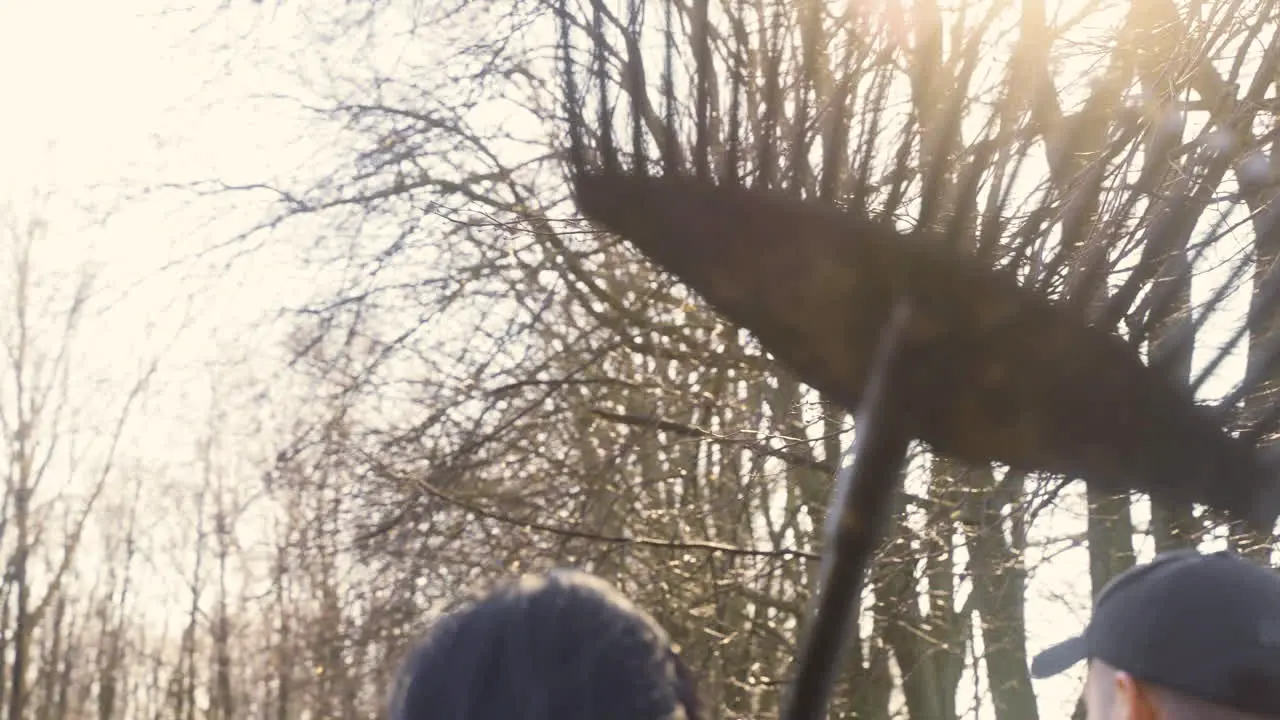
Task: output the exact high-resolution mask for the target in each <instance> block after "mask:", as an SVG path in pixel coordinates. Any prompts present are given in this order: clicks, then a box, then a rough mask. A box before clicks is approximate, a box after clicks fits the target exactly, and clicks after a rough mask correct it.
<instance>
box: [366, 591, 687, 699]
mask: <svg viewBox="0 0 1280 720" xmlns="http://www.w3.org/2000/svg"><path fill="white" fill-rule="evenodd" d="M391 717H392V720H489V719H492V720H499V718H501V719H504V720H516V719H520V720H552V719H553V718H554V719H556V720H574V719H575V718H581V719H582V720H594V719H596V718H601V717H609V718H617V719H618V720H698V709H697V700H696V691H695V689H694V684H693V680H692V677H691V676H690V674H689V673H688V671H687V669H686V668H685V667H684V666H683V664H682V663H681V661H680V659H679V657H678V656H677V655H676V653H675V652H674V650H673V648H672V645H671V641H670V639H669V637H668V636H667V634H666V632H665V631H664V630H663V629H662V628H661V627H660V626H659V625H658V624H657V623H656V622H655V621H654V620H653V619H652V618H651V617H649V615H648V614H646V613H645V612H643V611H642V610H640V609H639V608H637V607H635V605H633V604H632V603H631V602H630V601H629V600H628V599H627V598H625V597H624V596H622V595H621V594H620V593H619V592H618V591H617V590H616V589H614V588H613V587H612V586H611V585H609V584H608V583H606V582H605V581H603V580H601V579H600V578H597V577H594V576H592V575H588V574H586V573H581V572H577V571H571V570H559V571H555V572H551V573H548V574H546V575H541V576H529V577H524V578H521V579H520V580H517V581H515V582H511V583H508V584H506V585H503V586H501V587H499V588H498V589H496V590H494V591H493V592H491V593H489V594H488V595H486V596H485V597H483V598H481V599H480V600H479V601H477V602H475V603H473V604H471V605H469V606H468V607H465V608H463V609H462V610H460V611H458V612H455V613H452V614H450V615H448V616H446V617H445V618H443V619H441V620H440V621H439V622H438V623H436V625H435V626H434V627H433V628H432V629H431V630H430V631H429V632H428V634H427V637H426V638H425V639H424V640H423V642H422V643H421V644H420V645H419V646H418V647H417V648H416V649H415V650H414V651H413V652H412V653H411V655H410V657H409V659H408V661H407V662H406V664H405V667H404V670H403V673H402V677H401V679H400V683H399V685H398V687H397V688H396V691H395V695H394V697H393V699H392V714H391Z"/></svg>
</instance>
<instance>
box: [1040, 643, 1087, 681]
mask: <svg viewBox="0 0 1280 720" xmlns="http://www.w3.org/2000/svg"><path fill="white" fill-rule="evenodd" d="M1088 656H1089V647H1088V643H1086V642H1085V639H1084V636H1083V635H1081V636H1079V637H1073V638H1071V639H1070V640H1063V641H1062V642H1060V643H1058V644H1057V645H1054V646H1053V647H1051V648H1049V649H1047V650H1045V651H1044V652H1042V653H1040V654H1039V655H1036V656H1035V658H1033V659H1032V660H1031V677H1034V678H1047V677H1052V676H1054V675H1057V674H1058V673H1060V672H1063V671H1064V670H1068V669H1070V668H1071V667H1072V666H1074V665H1075V664H1076V663H1078V662H1080V661H1081V660H1084V659H1085V658H1086V657H1088Z"/></svg>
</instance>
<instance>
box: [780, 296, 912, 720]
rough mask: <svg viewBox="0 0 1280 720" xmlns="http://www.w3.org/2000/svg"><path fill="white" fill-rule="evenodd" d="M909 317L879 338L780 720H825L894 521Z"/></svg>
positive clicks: (902, 450) (903, 311)
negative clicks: (898, 397)
mask: <svg viewBox="0 0 1280 720" xmlns="http://www.w3.org/2000/svg"><path fill="white" fill-rule="evenodd" d="M910 314H911V308H910V306H909V304H908V303H907V302H906V301H905V300H902V301H899V302H898V303H897V305H896V306H895V307H894V310H893V312H892V314H891V315H890V316H889V321H888V322H887V323H886V324H885V326H884V328H883V329H882V330H881V335H880V339H879V343H878V345H877V347H876V354H875V357H874V358H873V360H872V363H871V370H870V373H869V377H868V383H867V392H866V395H865V396H864V398H863V402H862V403H861V404H860V406H859V407H858V411H857V414H856V424H855V432H856V435H855V437H854V440H853V442H852V443H851V444H850V445H849V448H848V449H847V450H846V451H845V453H844V456H843V457H841V459H840V469H839V471H838V472H837V474H836V481H835V488H834V489H835V497H834V498H833V499H832V502H831V507H830V509H829V510H828V512H827V520H826V525H825V527H824V530H823V536H824V541H825V545H826V548H827V549H826V551H825V552H824V553H823V558H822V569H821V585H820V586H819V590H818V593H817V595H816V596H815V599H814V602H812V603H811V606H810V611H809V618H810V619H809V622H808V623H806V625H807V627H806V628H805V630H804V634H803V637H802V640H801V643H800V655H799V658H798V659H797V670H796V675H795V679H794V680H793V681H792V684H791V690H790V693H789V695H788V697H787V699H786V702H785V703H784V705H783V712H782V715H781V718H782V720H820V718H823V717H824V716H825V715H826V710H827V704H828V702H829V701H830V698H831V691H832V688H833V686H834V684H835V675H836V672H837V670H838V669H839V667H840V665H841V661H842V659H843V656H844V650H845V645H846V642H845V641H846V639H847V638H848V636H849V627H850V624H851V623H852V622H855V621H856V617H855V615H856V609H857V604H858V599H859V597H860V596H861V595H862V589H863V587H864V586H865V584H866V575H867V570H868V569H869V567H870V565H871V559H872V556H873V555H874V553H875V551H876V548H877V547H878V546H879V544H880V539H881V535H882V534H883V531H884V528H885V525H886V524H887V523H888V521H889V518H890V517H891V516H892V514H893V508H894V500H895V498H896V496H897V491H898V489H899V481H900V475H901V471H902V467H903V465H904V464H905V463H906V459H907V451H908V449H909V447H910V444H911V439H912V438H911V435H910V433H909V432H908V431H906V430H905V429H904V428H905V424H904V423H903V422H901V418H900V417H898V415H897V413H896V412H894V409H893V408H892V406H891V403H892V388H893V385H894V381H895V379H896V373H897V371H898V367H897V366H898V365H899V362H898V361H899V359H900V351H901V345H902V335H903V330H904V328H905V327H906V325H907V322H908V319H909V317H910Z"/></svg>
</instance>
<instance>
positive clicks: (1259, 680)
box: [1031, 550, 1280, 715]
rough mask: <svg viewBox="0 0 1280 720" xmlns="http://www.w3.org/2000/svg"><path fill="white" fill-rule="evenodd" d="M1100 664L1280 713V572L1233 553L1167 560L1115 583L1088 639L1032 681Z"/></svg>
mask: <svg viewBox="0 0 1280 720" xmlns="http://www.w3.org/2000/svg"><path fill="white" fill-rule="evenodd" d="M1094 658H1096V659H1098V660H1101V661H1103V662H1104V663H1106V664H1107V665H1110V666H1111V667H1114V668H1116V669H1117V670H1123V671H1125V672H1127V673H1129V674H1130V675H1132V676H1133V677H1134V678H1136V679H1138V680H1141V681H1143V682H1147V683H1150V684H1152V685H1156V686H1160V687H1164V688H1167V689H1169V690H1174V691H1177V692H1181V693H1183V694H1185V695H1189V696H1191V697H1194V698H1197V699H1200V700H1204V701H1206V702H1211V703H1216V704H1220V705H1225V706H1227V707H1233V708H1236V709H1239V710H1243V711H1246V712H1253V713H1259V714H1263V715H1280V573H1277V572H1275V571H1274V570H1271V569H1269V568H1266V567H1263V566H1261V565H1259V564H1256V563H1254V562H1252V561H1250V560H1248V559H1246V558H1243V557H1241V556H1239V555H1236V554H1234V553H1229V552H1217V553H1208V554H1201V553H1198V552H1196V551H1195V550H1179V551H1174V552H1168V553H1162V554H1160V555H1158V556H1156V558H1155V559H1154V560H1152V561H1151V562H1150V563H1147V564H1145V565H1138V566H1136V567H1133V568H1131V569H1129V570H1127V571H1125V572H1123V573H1121V574H1120V575H1118V576H1116V577H1115V578H1114V579H1112V580H1111V582H1109V583H1107V585H1106V586H1105V587H1104V588H1103V589H1102V592H1100V593H1098V598H1097V600H1096V601H1095V602H1094V608H1093V617H1092V618H1091V619H1090V621H1089V626H1088V627H1087V628H1085V631H1084V632H1083V633H1082V634H1081V635H1079V636H1077V637H1073V638H1071V639H1069V640H1066V641H1063V642H1061V643H1059V644H1057V645H1055V646H1053V647H1051V648H1049V649H1047V650H1045V651H1044V652H1042V653H1040V654H1039V655H1037V656H1036V657H1035V658H1034V659H1033V660H1032V662H1031V674H1032V676H1033V677H1036V678H1044V677H1049V676H1052V675H1056V674H1058V673H1060V672H1062V671H1064V670H1066V669H1068V668H1070V667H1072V666H1074V665H1076V664H1077V663H1079V662H1080V661H1082V660H1089V659H1094Z"/></svg>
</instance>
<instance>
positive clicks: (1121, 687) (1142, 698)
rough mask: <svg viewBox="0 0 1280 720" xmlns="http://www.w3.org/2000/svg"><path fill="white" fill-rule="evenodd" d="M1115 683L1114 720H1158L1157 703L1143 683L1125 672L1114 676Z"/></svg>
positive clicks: (1119, 672) (1116, 673) (1117, 672)
mask: <svg viewBox="0 0 1280 720" xmlns="http://www.w3.org/2000/svg"><path fill="white" fill-rule="evenodd" d="M1113 678H1114V680H1113V682H1115V698H1116V701H1115V704H1114V705H1112V712H1113V713H1115V714H1114V715H1112V720H1158V718H1159V715H1158V714H1157V712H1156V706H1155V703H1153V702H1152V699H1151V693H1149V692H1147V689H1146V688H1145V687H1144V686H1143V684H1142V683H1140V682H1138V681H1137V680H1135V679H1134V677H1133V676H1132V675H1130V674H1129V673H1127V672H1124V671H1123V670H1118V671H1116V672H1115V674H1114V675H1113Z"/></svg>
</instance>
